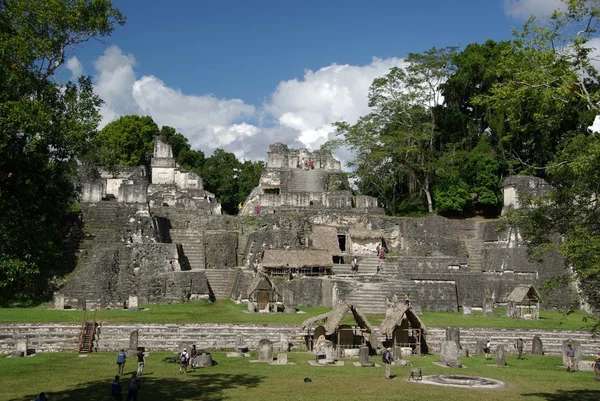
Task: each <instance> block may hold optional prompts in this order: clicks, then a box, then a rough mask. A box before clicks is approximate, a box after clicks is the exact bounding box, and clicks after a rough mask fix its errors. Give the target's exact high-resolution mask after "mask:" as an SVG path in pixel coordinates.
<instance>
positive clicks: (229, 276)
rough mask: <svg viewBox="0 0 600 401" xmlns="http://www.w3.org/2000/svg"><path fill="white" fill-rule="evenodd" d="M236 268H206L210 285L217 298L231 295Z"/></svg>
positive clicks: (225, 297)
mask: <svg viewBox="0 0 600 401" xmlns="http://www.w3.org/2000/svg"><path fill="white" fill-rule="evenodd" d="M235 273H236V270H235V269H207V270H205V274H206V278H207V280H208V285H209V286H210V289H211V290H212V292H213V294H214V296H215V298H216V299H227V298H229V297H231V291H232V289H233V279H234V278H235Z"/></svg>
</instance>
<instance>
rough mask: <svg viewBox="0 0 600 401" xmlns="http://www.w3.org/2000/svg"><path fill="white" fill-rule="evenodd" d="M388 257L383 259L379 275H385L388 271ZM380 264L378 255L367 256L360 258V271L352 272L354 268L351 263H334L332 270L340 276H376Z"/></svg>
mask: <svg viewBox="0 0 600 401" xmlns="http://www.w3.org/2000/svg"><path fill="white" fill-rule="evenodd" d="M386 261H387V259H383V260H382V261H381V267H382V268H381V270H380V272H379V275H385V274H386V272H387V269H386V267H387V264H386ZM378 264H379V259H378V258H376V257H365V258H360V257H359V258H358V273H357V274H352V269H351V267H350V265H349V264H341V265H333V268H332V271H333V274H335V275H336V276H339V277H352V276H359V277H363V276H374V275H375V274H376V273H377V265H378Z"/></svg>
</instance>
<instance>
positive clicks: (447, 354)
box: [440, 340, 458, 364]
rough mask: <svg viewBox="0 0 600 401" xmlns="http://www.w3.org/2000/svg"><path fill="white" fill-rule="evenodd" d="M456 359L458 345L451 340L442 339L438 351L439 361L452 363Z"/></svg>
mask: <svg viewBox="0 0 600 401" xmlns="http://www.w3.org/2000/svg"><path fill="white" fill-rule="evenodd" d="M457 360H458V347H457V345H456V342H455V341H453V340H449V341H444V342H443V343H442V349H441V351H440V362H441V363H443V364H449V363H454V362H455V361H457Z"/></svg>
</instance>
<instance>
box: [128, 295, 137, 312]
mask: <svg viewBox="0 0 600 401" xmlns="http://www.w3.org/2000/svg"><path fill="white" fill-rule="evenodd" d="M127 309H132V310H138V309H139V308H138V296H137V295H130V296H129V303H128V304H127Z"/></svg>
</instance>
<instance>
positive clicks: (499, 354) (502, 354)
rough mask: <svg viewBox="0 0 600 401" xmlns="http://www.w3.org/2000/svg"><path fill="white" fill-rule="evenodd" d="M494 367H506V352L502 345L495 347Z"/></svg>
mask: <svg viewBox="0 0 600 401" xmlns="http://www.w3.org/2000/svg"><path fill="white" fill-rule="evenodd" d="M496 365H497V366H506V351H505V350H504V344H500V345H498V346H497V347H496Z"/></svg>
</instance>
